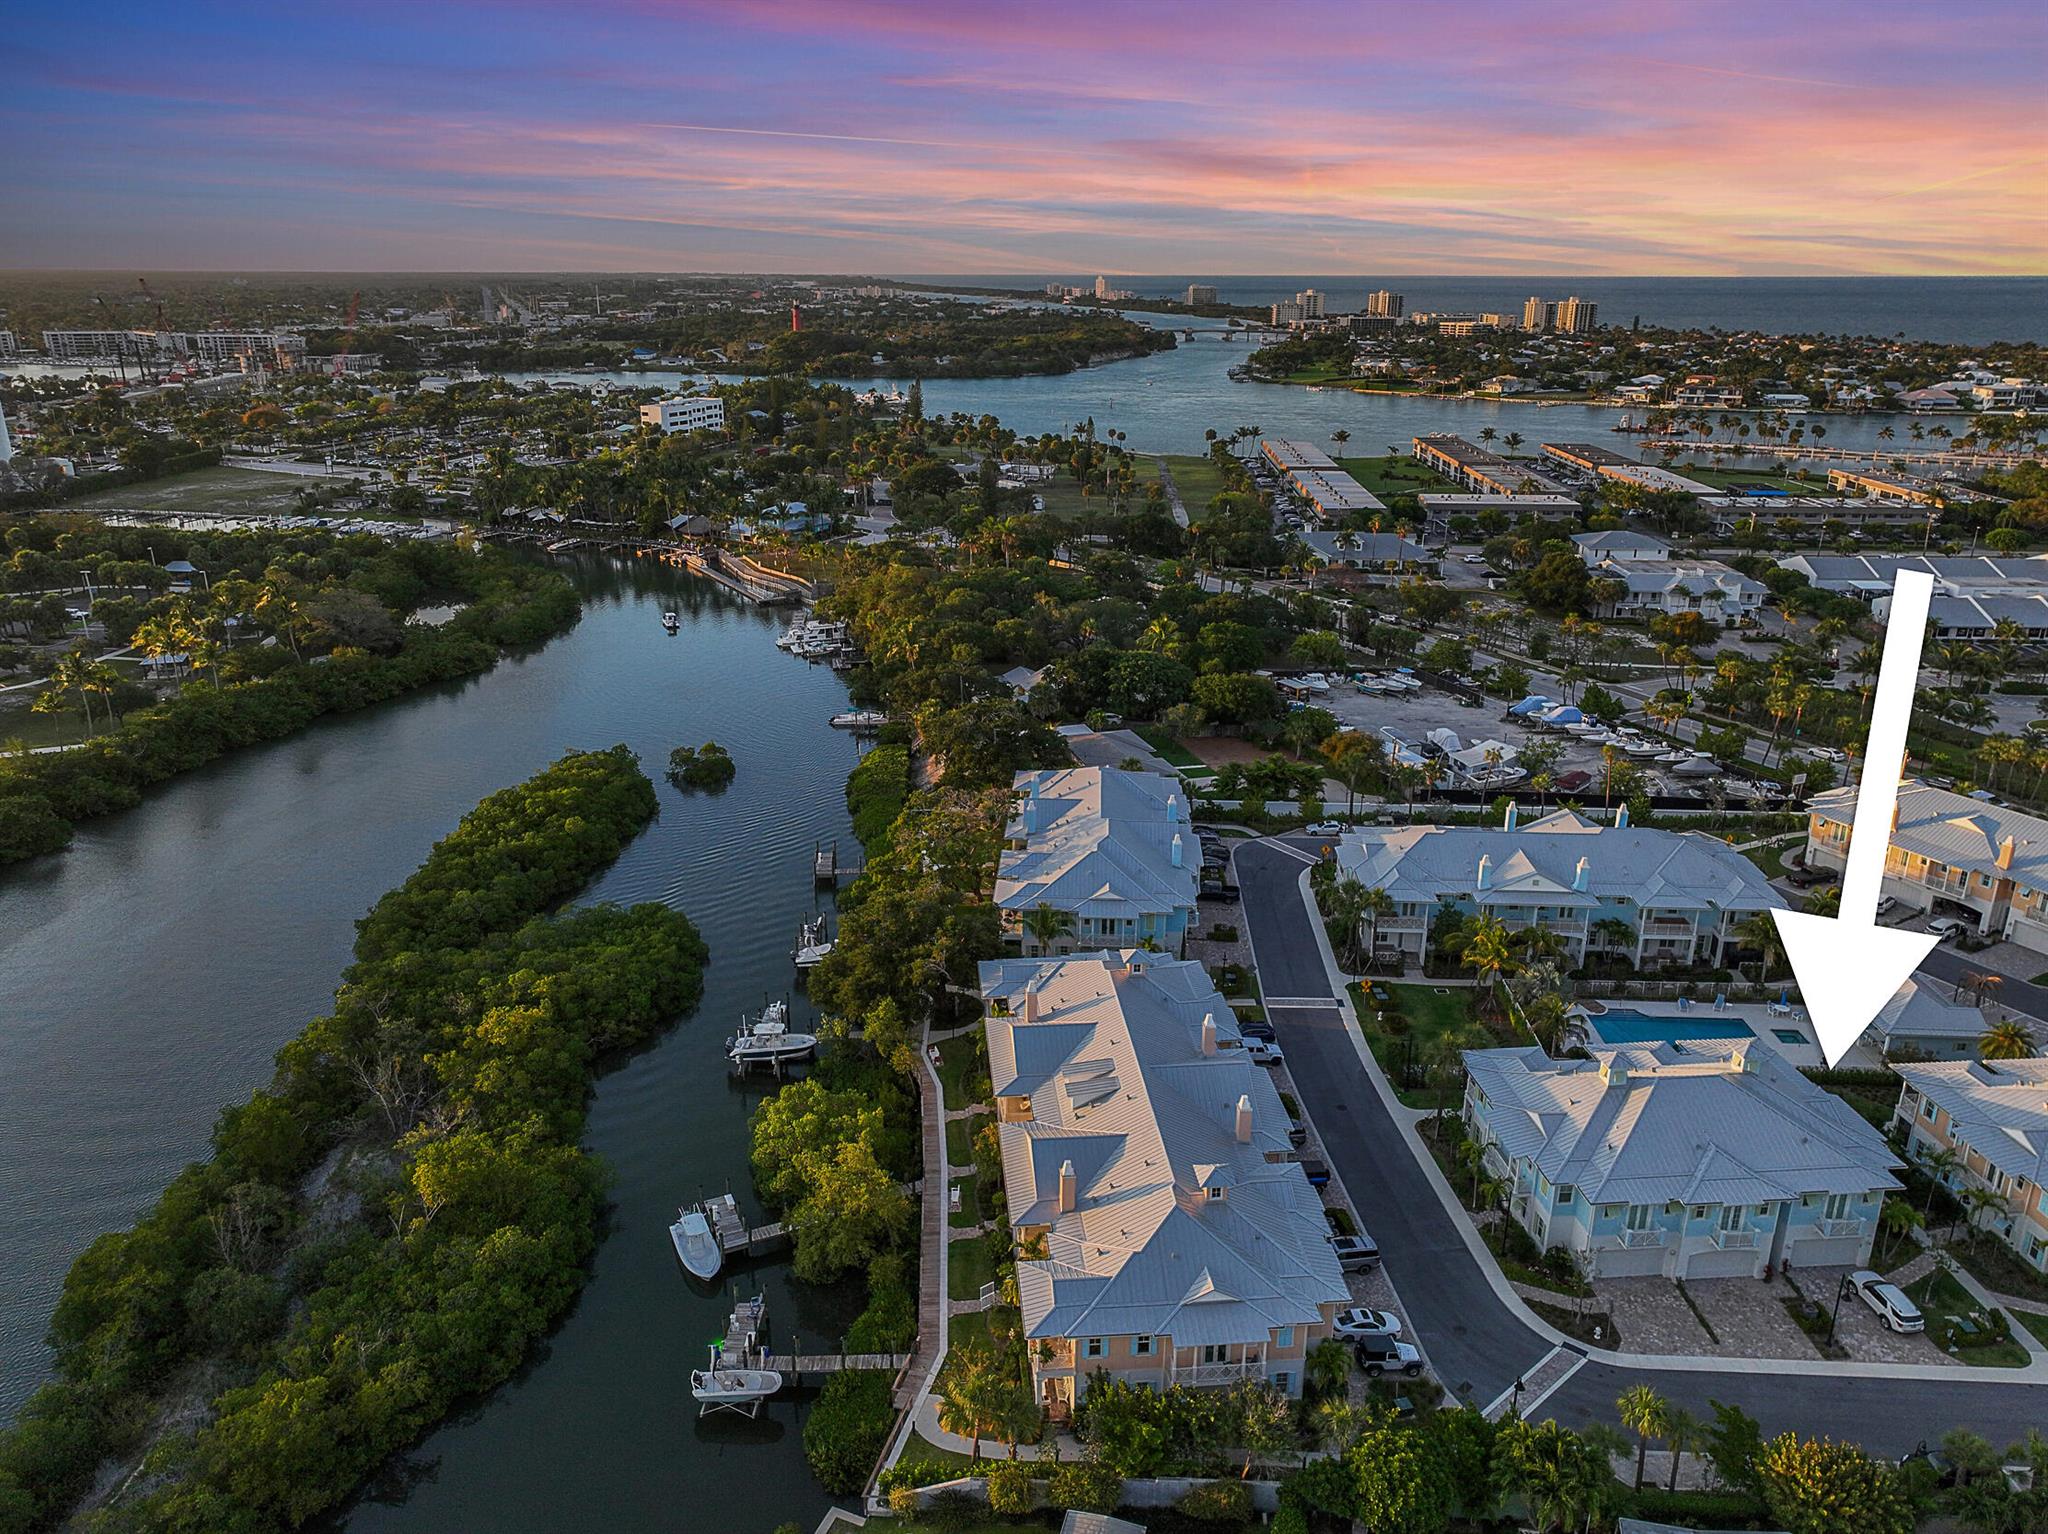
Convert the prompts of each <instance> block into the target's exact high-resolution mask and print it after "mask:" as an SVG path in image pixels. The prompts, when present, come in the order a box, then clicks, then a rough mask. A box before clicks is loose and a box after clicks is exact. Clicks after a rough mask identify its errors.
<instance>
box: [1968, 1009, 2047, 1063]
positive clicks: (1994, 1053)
mask: <svg viewBox="0 0 2048 1534" xmlns="http://www.w3.org/2000/svg"><path fill="white" fill-rule="evenodd" d="M1977 1053H1978V1054H1980V1055H1982V1056H1983V1057H1984V1058H1985V1059H1986V1060H2025V1059H2027V1058H2028V1057H2030V1056H2031V1055H2032V1054H2033V1053H2034V1036H2033V1034H2031V1033H2029V1032H2028V1031H2027V1025H2026V1024H2025V1023H2022V1022H2020V1021H2019V1020H2018V1019H2017V1018H2011V1017H2008V1018H2007V1019H2006V1020H2005V1021H2004V1022H2002V1023H1993V1024H1992V1025H1991V1026H1990V1027H1989V1028H1986V1029H1985V1030H1984V1032H1983V1034H1982V1035H1981V1036H1979V1038H1978V1040H1977Z"/></svg>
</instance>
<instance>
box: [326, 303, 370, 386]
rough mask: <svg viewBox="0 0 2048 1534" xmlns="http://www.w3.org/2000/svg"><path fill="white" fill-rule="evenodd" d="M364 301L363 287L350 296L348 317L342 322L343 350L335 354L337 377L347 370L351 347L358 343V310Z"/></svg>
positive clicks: (335, 372) (335, 373)
mask: <svg viewBox="0 0 2048 1534" xmlns="http://www.w3.org/2000/svg"><path fill="white" fill-rule="evenodd" d="M362 301H363V290H362V289H361V288H357V289H356V290H355V292H353V293H351V294H349V296H348V318H347V319H345V320H343V321H342V322H341V324H342V332H343V334H342V337H341V350H340V351H338V352H336V353H335V354H334V374H333V376H334V377H336V378H339V377H341V375H342V373H343V372H344V371H345V370H346V366H347V363H348V353H349V348H350V347H352V346H354V345H355V344H356V310H357V308H358V307H359V306H360V305H361V304H362Z"/></svg>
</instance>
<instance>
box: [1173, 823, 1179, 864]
mask: <svg viewBox="0 0 2048 1534" xmlns="http://www.w3.org/2000/svg"><path fill="white" fill-rule="evenodd" d="M1173 866H1174V867H1175V868H1178V867H1180V832H1178V831H1176V832H1174V833H1173Z"/></svg>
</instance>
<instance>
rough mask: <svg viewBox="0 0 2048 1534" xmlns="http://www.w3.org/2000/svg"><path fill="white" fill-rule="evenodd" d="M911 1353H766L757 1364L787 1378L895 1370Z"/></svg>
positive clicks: (756, 1365) (909, 1358)
mask: <svg viewBox="0 0 2048 1534" xmlns="http://www.w3.org/2000/svg"><path fill="white" fill-rule="evenodd" d="M915 1356H916V1355H914V1354H911V1353H794V1354H792V1353H764V1354H761V1355H760V1358H759V1361H758V1363H756V1364H754V1365H752V1367H755V1368H761V1369H773V1370H775V1371H776V1372H777V1373H779V1374H781V1375H783V1376H784V1377H785V1378H787V1377H788V1376H791V1375H797V1374H837V1373H839V1371H840V1370H842V1369H887V1370H889V1371H890V1372H891V1373H894V1372H895V1371H896V1370H898V1369H900V1368H902V1367H903V1366H904V1365H905V1364H907V1363H910V1362H912V1361H913V1359H914V1358H915Z"/></svg>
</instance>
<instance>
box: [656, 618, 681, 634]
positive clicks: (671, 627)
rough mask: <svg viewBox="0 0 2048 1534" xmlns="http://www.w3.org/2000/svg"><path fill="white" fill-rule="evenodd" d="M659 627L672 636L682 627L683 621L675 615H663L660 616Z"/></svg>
mask: <svg viewBox="0 0 2048 1534" xmlns="http://www.w3.org/2000/svg"><path fill="white" fill-rule="evenodd" d="M661 626H662V627H663V628H665V629H667V630H668V631H669V632H670V633H671V634H673V633H674V632H675V631H676V630H677V629H679V628H681V627H682V626H683V620H682V618H681V617H680V616H679V615H678V614H676V613H663V614H662V615H661Z"/></svg>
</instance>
